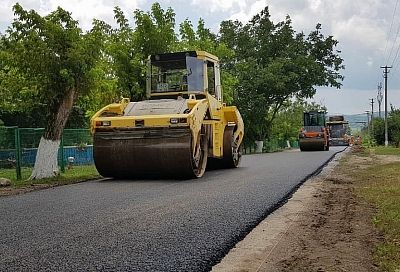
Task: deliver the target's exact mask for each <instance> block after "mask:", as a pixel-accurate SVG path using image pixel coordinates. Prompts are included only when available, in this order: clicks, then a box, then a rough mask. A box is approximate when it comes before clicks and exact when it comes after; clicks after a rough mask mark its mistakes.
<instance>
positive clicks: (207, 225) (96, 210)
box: [0, 147, 343, 271]
mask: <svg viewBox="0 0 400 272" xmlns="http://www.w3.org/2000/svg"><path fill="white" fill-rule="evenodd" d="M340 150H343V148H342V147H335V148H333V147H331V150H330V151H325V152H323V151H321V152H300V151H293V152H281V153H274V154H260V155H248V156H244V157H243V160H242V164H241V167H240V168H238V169H230V170H214V171H209V172H206V174H205V176H204V177H203V178H201V179H197V180H186V181H171V180H151V181H150V180H147V181H143V180H135V181H120V180H103V181H91V182H85V183H80V184H74V185H68V186H61V187H56V188H53V189H48V190H42V191H35V192H31V193H27V194H24V195H18V196H9V197H2V198H0V271H94V270H105V271H208V270H210V269H211V267H212V265H214V264H216V263H217V262H218V261H219V260H220V259H221V258H222V257H223V256H224V255H225V254H226V253H227V252H228V250H229V249H230V248H232V247H233V246H234V245H235V243H236V242H238V241H239V240H241V239H242V238H243V237H244V236H245V235H246V234H247V233H248V232H249V231H250V230H251V229H252V228H253V227H254V226H255V225H256V224H257V223H258V222H260V221H261V220H262V219H264V218H265V216H267V215H268V214H269V213H270V212H271V211H272V210H273V209H274V208H276V207H277V206H278V205H279V203H281V202H282V201H283V200H285V199H286V197H287V196H288V195H289V194H290V193H291V192H292V191H293V189H294V188H296V186H298V185H299V184H300V183H301V182H302V181H303V180H304V179H305V178H306V177H307V176H309V175H310V174H312V173H313V172H315V171H316V170H317V169H318V168H320V167H321V165H323V164H324V163H325V162H326V161H327V160H329V159H330V158H331V157H332V156H333V155H334V154H335V153H336V152H338V151H340Z"/></svg>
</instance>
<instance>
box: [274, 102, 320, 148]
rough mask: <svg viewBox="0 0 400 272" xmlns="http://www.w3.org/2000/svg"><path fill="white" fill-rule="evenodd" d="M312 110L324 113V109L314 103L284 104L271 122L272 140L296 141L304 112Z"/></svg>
mask: <svg viewBox="0 0 400 272" xmlns="http://www.w3.org/2000/svg"><path fill="white" fill-rule="evenodd" d="M312 110H317V111H326V107H325V106H321V105H319V104H317V103H315V102H311V103H309V102H307V101H302V100H295V101H288V102H287V103H285V104H284V105H283V107H282V110H280V111H279V112H278V113H277V115H276V117H275V119H274V120H273V122H272V129H271V136H272V138H276V139H281V140H292V139H297V138H298V135H299V131H300V128H301V127H303V114H304V112H305V111H312Z"/></svg>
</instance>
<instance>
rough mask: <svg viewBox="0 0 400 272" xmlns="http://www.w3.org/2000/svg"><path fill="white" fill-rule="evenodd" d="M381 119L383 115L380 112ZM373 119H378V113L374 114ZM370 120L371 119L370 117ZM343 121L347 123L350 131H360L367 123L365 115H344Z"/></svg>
mask: <svg viewBox="0 0 400 272" xmlns="http://www.w3.org/2000/svg"><path fill="white" fill-rule="evenodd" d="M381 115H382V117H383V116H384V115H385V114H384V113H383V112H381ZM374 117H379V114H378V112H374ZM370 118H371V117H370ZM344 120H346V121H348V122H349V125H350V128H351V131H353V132H354V131H359V130H361V129H362V128H363V127H364V126H365V125H366V123H367V114H366V113H364V114H345V115H344Z"/></svg>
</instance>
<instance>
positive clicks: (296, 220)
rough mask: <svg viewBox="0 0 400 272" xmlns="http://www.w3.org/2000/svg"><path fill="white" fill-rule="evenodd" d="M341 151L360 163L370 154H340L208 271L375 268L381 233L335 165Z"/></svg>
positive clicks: (360, 269) (341, 155)
mask: <svg viewBox="0 0 400 272" xmlns="http://www.w3.org/2000/svg"><path fill="white" fill-rule="evenodd" d="M343 156H350V157H347V161H348V162H347V163H351V164H353V163H355V165H359V167H362V162H360V160H363V159H365V160H369V159H370V158H368V157H366V158H359V157H356V156H354V155H352V154H351V152H350V150H348V151H346V152H344V153H343V154H339V155H338V156H337V157H336V158H335V159H334V160H333V161H331V162H330V163H329V164H328V166H327V167H325V168H324V170H323V171H322V172H321V173H320V174H319V175H318V176H316V177H314V178H312V179H310V180H308V181H307V182H305V183H304V185H303V186H302V187H300V188H299V190H297V191H296V193H295V194H294V195H293V197H292V198H291V199H290V200H289V201H288V203H287V204H285V205H284V206H282V207H281V208H279V209H278V210H277V211H275V212H274V213H273V214H271V215H270V216H269V217H268V218H267V219H266V220H264V221H263V222H261V223H260V224H259V226H257V227H256V228H255V229H254V230H253V231H252V232H251V233H250V234H249V235H248V236H247V237H246V238H245V239H244V240H242V241H241V242H239V243H238V244H237V245H236V246H235V248H233V249H232V250H231V251H230V252H229V253H228V255H227V256H226V257H225V258H224V259H223V260H222V261H221V263H219V264H218V265H216V266H214V267H213V270H212V271H216V272H220V271H230V272H231V271H241V272H244V271H260V272H261V271H262V272H266V271H274V272H275V271H355V272H358V271H359V272H361V271H362V272H364V271H379V269H378V268H377V266H376V264H375V263H374V260H373V249H374V247H375V245H377V243H379V241H380V240H381V239H382V237H381V236H380V234H379V233H378V232H377V231H376V229H375V228H374V226H373V225H372V220H371V217H372V215H373V213H374V211H375V210H374V208H373V207H371V206H370V205H369V204H367V203H366V202H365V201H363V200H362V199H360V198H358V197H357V196H356V195H355V194H354V186H353V184H352V180H351V178H350V177H349V176H346V175H345V174H343V173H340V172H339V171H338V169H339V167H338V166H337V164H338V162H339V160H340V158H341V157H343ZM353 157H354V158H353ZM352 159H353V160H359V161H357V162H356V161H354V162H353V161H352Z"/></svg>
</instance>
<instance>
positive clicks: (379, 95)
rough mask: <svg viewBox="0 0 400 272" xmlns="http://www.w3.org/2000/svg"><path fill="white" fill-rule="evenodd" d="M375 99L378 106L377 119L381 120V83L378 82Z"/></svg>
mask: <svg viewBox="0 0 400 272" xmlns="http://www.w3.org/2000/svg"><path fill="white" fill-rule="evenodd" d="M376 99H377V100H378V105H379V118H381V103H382V100H383V94H382V82H379V84H378V95H377V96H376Z"/></svg>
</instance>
